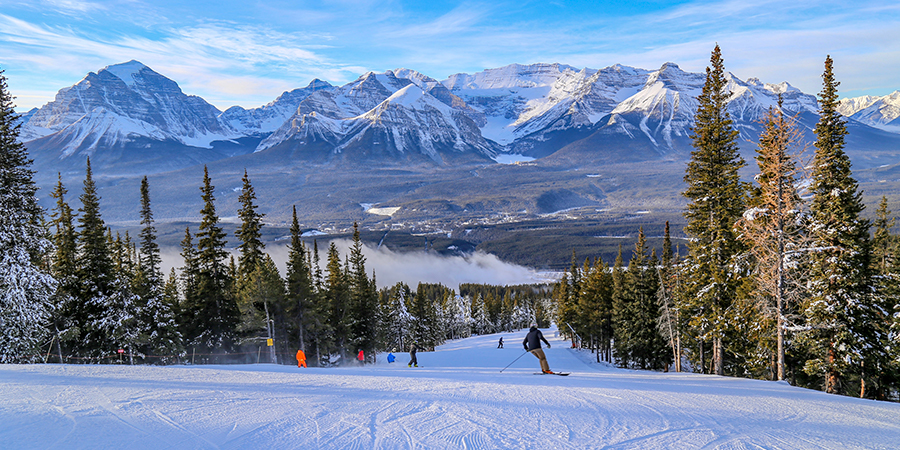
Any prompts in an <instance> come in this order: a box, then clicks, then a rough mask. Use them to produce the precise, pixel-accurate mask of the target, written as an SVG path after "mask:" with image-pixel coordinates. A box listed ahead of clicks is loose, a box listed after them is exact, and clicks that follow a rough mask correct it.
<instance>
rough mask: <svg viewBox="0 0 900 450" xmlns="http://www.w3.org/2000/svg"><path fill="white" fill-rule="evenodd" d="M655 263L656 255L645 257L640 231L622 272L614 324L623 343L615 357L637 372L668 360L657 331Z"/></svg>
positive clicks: (644, 242) (618, 346)
mask: <svg viewBox="0 0 900 450" xmlns="http://www.w3.org/2000/svg"><path fill="white" fill-rule="evenodd" d="M657 262H658V261H657V259H656V254H655V253H653V254H652V256H651V255H647V241H646V238H645V237H644V229H643V228H641V229H640V230H639V232H638V240H637V242H636V243H635V246H634V252H633V253H632V257H631V260H630V261H629V263H628V269H627V270H626V271H625V284H624V289H623V295H622V301H621V302H620V312H619V315H618V319H619V320H618V321H617V322H616V326H617V332H618V333H617V336H619V337H621V339H622V341H623V342H622V344H621V345H617V350H616V354H617V355H618V356H619V359H620V363H622V364H623V365H626V366H627V364H628V363H629V362H632V363H633V364H635V365H636V367H638V368H640V369H661V368H662V367H663V366H664V365H666V364H667V363H668V361H669V360H671V356H670V355H669V353H668V348H667V347H666V344H665V341H663V338H662V335H660V333H659V331H658V328H657V323H658V322H659V307H658V305H657V302H656V292H657V290H658V289H659V282H658V279H659V278H658V274H657V272H656V265H657Z"/></svg>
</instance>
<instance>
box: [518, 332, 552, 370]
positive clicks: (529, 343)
mask: <svg viewBox="0 0 900 450" xmlns="http://www.w3.org/2000/svg"><path fill="white" fill-rule="evenodd" d="M541 341H544V343H545V344H547V348H550V343H549V342H547V340H546V339H544V335H543V333H541V330H538V327H537V323H534V322H532V323H531V329H530V330H528V334H527V335H525V340H523V341H522V345H524V346H525V351H527V352H531V354H532V355H534V356H535V357H536V358H537V359H538V360H539V361H540V362H541V371H542V372H544V373H553V372H552V371H550V365H549V364H547V357H546V356H545V355H544V350H542V349H541Z"/></svg>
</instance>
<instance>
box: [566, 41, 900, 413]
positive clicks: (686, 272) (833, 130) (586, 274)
mask: <svg viewBox="0 0 900 450" xmlns="http://www.w3.org/2000/svg"><path fill="white" fill-rule="evenodd" d="M710 61H711V64H710V67H708V68H707V70H706V82H705V84H704V87H703V90H702V92H701V95H700V97H699V98H698V107H697V111H696V114H695V116H694V119H695V125H694V128H693V130H692V134H691V139H692V144H693V147H694V150H693V152H692V153H691V160H690V161H689V163H688V165H687V168H686V171H685V176H684V181H685V183H686V184H687V188H686V190H685V191H684V193H683V195H684V196H685V197H686V198H687V199H688V201H689V202H688V206H687V208H686V211H685V213H684V214H685V217H686V219H687V225H686V227H685V232H686V234H687V236H688V238H689V241H688V243H687V246H686V249H685V250H686V254H685V255H683V256H681V255H678V254H674V255H673V248H672V243H671V239H670V235H669V229H668V224H667V225H666V233H665V239H664V244H663V248H662V251H661V254H660V255H657V253H656V250H655V249H654V250H650V249H648V248H647V245H646V242H645V237H644V234H643V230H640V231H639V233H638V238H637V242H636V243H635V247H634V250H633V251H632V254H631V259H630V261H629V262H628V264H627V266H626V265H625V264H624V263H623V255H622V251H621V249H620V252H619V256H618V257H617V258H616V260H615V262H614V264H613V266H612V267H609V266H608V264H607V263H605V262H604V261H602V260H601V259H597V260H594V261H590V260H585V262H584V264H583V265H581V266H579V265H578V264H576V261H575V259H574V257H573V262H572V266H571V268H570V269H569V270H568V271H567V272H566V274H565V275H564V276H563V277H562V279H561V280H560V281H559V283H558V284H557V285H556V286H555V288H554V294H553V295H554V299H555V301H556V305H557V308H556V313H557V318H558V320H559V322H560V323H562V324H569V326H571V328H569V327H568V326H565V327H564V326H562V325H561V326H560V330H561V331H564V332H567V333H568V334H569V335H570V336H571V337H573V338H575V340H576V341H578V342H581V343H582V345H583V346H585V347H587V348H590V349H591V350H592V351H595V352H596V357H597V360H598V361H600V360H605V361H607V362H615V363H617V364H618V365H620V366H623V367H633V368H641V369H663V368H667V369H668V368H672V365H673V364H674V369H675V370H683V369H687V367H682V366H681V364H682V361H684V362H687V363H689V364H690V369H691V370H693V371H697V372H703V373H713V374H718V375H731V376H741V377H752V378H761V379H771V380H789V381H790V382H791V383H792V384H795V385H800V386H806V387H811V388H816V389H821V390H824V391H826V392H830V393H840V394H845V395H855V396H859V397H867V398H877V399H895V400H896V399H897V398H898V395H900V295H898V294H900V292H898V281H900V258H898V256H900V253H898V252H900V249H898V238H897V236H896V235H894V234H892V231H891V230H892V228H893V226H894V219H893V218H892V212H891V211H890V209H889V207H888V203H887V199H886V198H884V197H882V199H881V202H880V204H879V207H878V210H877V211H876V214H875V216H876V218H875V220H874V222H870V221H869V220H866V219H864V218H863V217H862V215H861V214H862V212H863V211H864V208H865V206H864V205H863V203H862V197H861V192H860V190H859V189H858V186H857V182H856V181H855V180H854V178H853V176H852V173H851V164H850V159H849V157H848V156H847V155H846V153H845V152H844V150H843V147H844V140H845V136H846V135H847V127H846V121H845V119H844V118H842V117H841V115H840V114H839V113H838V112H837V105H838V95H837V87H838V85H839V83H838V82H837V81H836V80H835V78H834V74H833V61H832V60H831V58H830V57H828V58H827V59H826V61H825V71H824V73H823V89H822V92H821V93H820V94H819V108H820V109H819V121H818V123H817V125H816V127H815V130H814V133H815V136H816V139H815V142H814V144H813V145H814V155H813V156H812V158H811V160H810V161H806V160H803V159H802V157H803V154H804V152H803V150H804V149H805V148H804V146H803V144H802V142H803V139H802V136H801V133H800V131H799V130H798V124H797V121H796V118H795V117H790V116H787V115H785V113H784V111H783V109H782V103H781V100H780V98H779V101H778V104H777V105H773V106H772V107H771V108H770V109H769V111H768V113H767V114H766V115H765V117H764V118H763V119H762V121H761V124H762V128H763V131H762V132H761V134H760V137H759V141H758V143H757V151H756V158H755V159H756V162H757V165H758V168H759V172H758V174H757V175H756V177H755V178H754V182H752V183H747V182H744V181H741V179H740V177H739V176H738V171H739V170H740V169H741V168H742V167H744V166H745V165H746V162H745V161H744V160H743V158H742V157H741V156H740V154H739V151H738V150H739V148H738V142H737V139H738V135H739V133H738V131H736V130H735V129H734V127H733V126H732V121H731V120H730V118H729V115H728V111H727V105H728V99H729V96H730V95H731V92H730V91H729V89H728V80H727V78H726V76H725V71H724V64H723V60H722V57H721V51H720V49H719V47H718V46H716V48H715V50H714V51H713V52H712V56H711V60H710ZM679 253H680V251H679Z"/></svg>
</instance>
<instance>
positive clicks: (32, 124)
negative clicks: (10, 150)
mask: <svg viewBox="0 0 900 450" xmlns="http://www.w3.org/2000/svg"><path fill="white" fill-rule="evenodd" d="M218 116H219V110H218V109H216V108H215V107H214V106H212V105H210V104H209V103H207V102H206V101H205V100H203V99H202V98H200V97H196V96H191V95H185V94H184V93H183V92H182V91H181V88H179V87H178V84H176V83H175V82H174V81H172V80H170V79H168V78H166V77H164V76H162V75H160V74H158V73H156V72H154V71H153V70H151V69H150V68H149V67H147V66H145V65H143V64H141V63H139V62H137V61H130V62H127V63H123V64H117V65H113V66H108V67H105V68H103V69H100V70H99V71H97V73H93V72H91V73H89V74H88V75H87V76H86V77H84V79H82V80H81V81H79V82H78V83H76V84H75V85H74V86H72V87H69V88H65V89H61V90H60V91H59V93H57V94H56V99H55V100H54V101H52V102H50V103H48V104H47V105H45V106H44V107H42V108H40V110H38V111H37V112H35V114H34V115H33V116H31V119H30V120H29V121H28V122H27V124H26V125H25V127H24V129H23V132H22V139H23V140H25V141H30V140H34V139H38V138H45V137H48V136H51V135H56V136H55V139H54V142H55V143H57V144H64V145H63V153H64V154H66V155H68V154H71V153H74V152H76V151H88V152H91V151H94V150H96V149H98V148H106V147H116V146H123V145H126V144H127V143H128V142H129V141H130V140H132V139H133V138H135V137H145V138H150V139H154V140H160V141H163V140H171V141H176V142H180V143H182V144H184V145H189V146H195V147H210V142H212V141H214V140H222V139H230V138H234V137H239V136H240V135H239V134H238V133H235V131H234V130H230V129H227V128H226V127H223V126H222V124H221V123H220V122H219V120H218Z"/></svg>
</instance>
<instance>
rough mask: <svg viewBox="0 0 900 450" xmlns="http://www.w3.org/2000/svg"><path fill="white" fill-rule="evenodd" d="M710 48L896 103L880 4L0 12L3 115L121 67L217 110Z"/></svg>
mask: <svg viewBox="0 0 900 450" xmlns="http://www.w3.org/2000/svg"><path fill="white" fill-rule="evenodd" d="M851 3H852V6H851ZM716 43H718V44H719V45H720V46H721V48H722V52H723V56H724V59H725V67H726V69H727V70H729V71H731V72H733V73H734V74H735V75H737V76H738V77H739V78H741V79H747V78H750V77H756V78H759V79H761V80H762V81H764V82H769V83H779V82H782V81H787V82H789V83H791V84H792V85H794V86H796V87H798V88H800V89H801V90H803V91H804V92H807V93H811V94H812V93H817V92H819V90H820V89H821V74H822V70H823V62H824V60H825V56H826V55H829V54H830V55H831V56H832V58H833V59H834V60H835V74H836V76H837V79H838V80H839V81H840V82H841V86H840V94H841V95H842V97H854V96H859V95H864V94H869V95H886V94H889V93H891V92H893V91H895V90H898V89H900V75H898V74H900V2H896V1H868V0H860V1H854V2H847V1H846V0H841V1H830V0H826V1H813V2H807V1H800V2H791V1H767V0H708V1H707V0H702V1H676V2H664V1H653V0H650V1H627V0H622V1H553V0H550V1H548V0H543V1H531V0H514V1H506V0H493V1H463V2H456V1H442V0H431V1H390V0H361V1H350V0H319V1H302V0H301V1H296V0H294V1H283V0H264V1H257V0H242V1H230V0H220V1H207V0H192V1H183V0H179V1H167V0H111V1H87V0H26V1H19V0H0V69H4V70H5V71H6V72H5V75H6V77H7V79H8V82H9V88H10V90H11V91H12V94H13V95H15V96H16V97H17V98H16V104H17V106H18V109H19V110H26V109H29V108H31V107H34V106H41V105H43V104H44V103H46V102H48V101H51V100H52V99H53V96H54V95H55V94H56V91H58V90H59V89H60V88H63V87H66V86H71V85H72V84H75V83H76V82H78V81H79V80H80V79H81V78H83V77H84V75H85V74H87V73H88V72H96V71H97V70H99V69H100V68H102V67H104V66H107V65H110V64H116V63H120V62H125V61H129V60H131V59H136V60H139V61H141V62H143V63H144V64H146V65H148V66H150V67H151V68H152V69H154V70H155V71H157V72H159V73H161V74H162V75H165V76H167V77H169V78H171V79H173V80H175V81H176V82H177V83H178V84H179V85H180V86H181V88H182V90H183V91H184V92H185V93H187V94H193V95H199V96H201V97H203V98H204V99H206V100H207V101H209V102H210V103H212V104H214V105H216V106H217V107H219V108H220V109H223V110H224V109H225V108H227V107H229V106H232V105H241V106H244V107H256V106H259V105H262V104H265V103H268V102H270V101H272V100H274V99H275V98H276V97H277V96H278V95H279V94H281V93H282V92H283V91H285V90H289V89H293V88H297V87H303V86H306V84H308V83H309V81H310V80H312V79H313V78H320V79H323V80H326V81H329V82H331V83H335V84H343V83H345V82H348V81H351V80H353V79H356V78H357V77H358V76H359V75H361V74H362V73H364V72H366V71H369V70H373V71H377V72H382V71H385V70H389V69H395V68H399V67H406V68H410V69H414V70H417V71H419V72H422V73H424V74H426V75H429V76H431V77H434V78H437V79H444V78H446V77H447V76H449V75H451V74H454V73H458V72H468V73H473V72H477V71H480V70H484V69H487V68H494V67H500V66H504V65H507V64H511V63H520V64H529V63H536V62H560V63H565V64H570V65H573V66H576V67H591V68H595V69H600V68H603V67H607V66H610V65H613V64H624V65H629V66H635V67H640V68H644V69H656V68H658V67H659V66H661V65H662V64H663V63H665V62H668V61H671V62H674V63H677V64H678V65H679V66H681V68H682V69H684V70H688V71H692V72H700V71H703V70H704V68H705V67H706V65H707V63H708V61H709V54H710V51H711V50H712V48H713V46H714V45H715V44H716Z"/></svg>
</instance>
